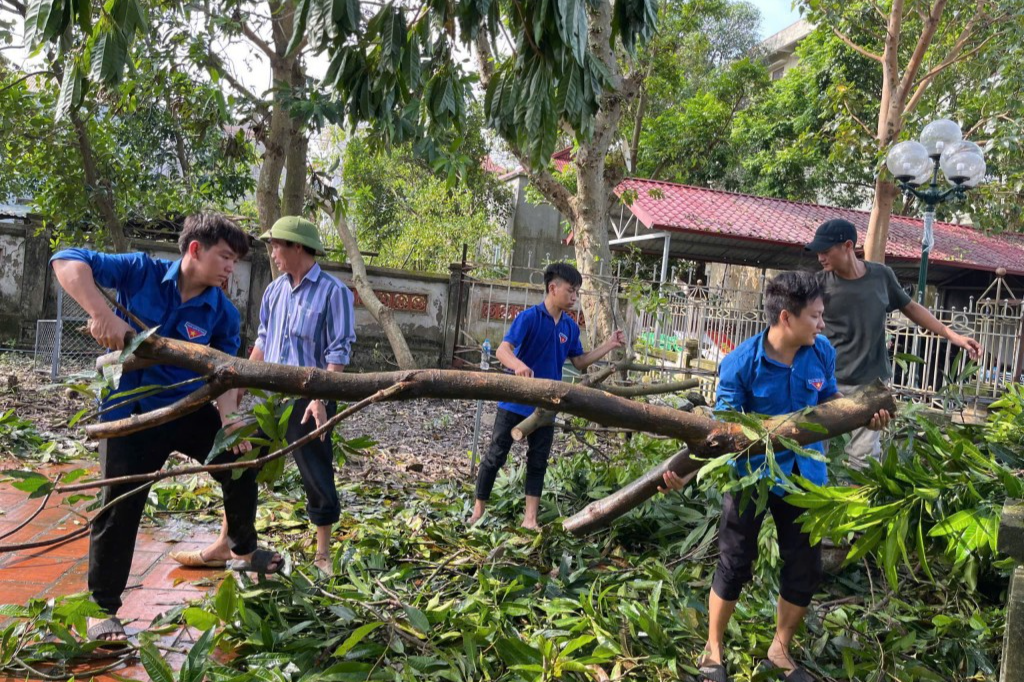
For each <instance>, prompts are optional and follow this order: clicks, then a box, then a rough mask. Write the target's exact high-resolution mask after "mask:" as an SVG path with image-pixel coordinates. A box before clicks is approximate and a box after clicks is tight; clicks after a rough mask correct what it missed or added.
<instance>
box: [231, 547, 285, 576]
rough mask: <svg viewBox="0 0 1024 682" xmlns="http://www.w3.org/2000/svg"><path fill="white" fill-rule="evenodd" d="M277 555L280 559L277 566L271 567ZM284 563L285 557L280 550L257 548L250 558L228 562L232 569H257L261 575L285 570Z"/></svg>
mask: <svg viewBox="0 0 1024 682" xmlns="http://www.w3.org/2000/svg"><path fill="white" fill-rule="evenodd" d="M275 556H278V557H279V558H280V559H279V561H278V562H277V566H275V567H274V568H271V567H270V566H271V564H273V563H274V557H275ZM284 565H285V560H284V557H283V556H281V554H280V553H279V552H275V551H273V550H270V549H257V550H256V551H255V552H253V553H252V557H250V558H249V559H232V560H231V561H229V562H228V564H227V567H228V568H230V569H231V570H232V571H255V572H256V573H259V574H260V575H273V574H275V573H280V572H281V571H282V570H284Z"/></svg>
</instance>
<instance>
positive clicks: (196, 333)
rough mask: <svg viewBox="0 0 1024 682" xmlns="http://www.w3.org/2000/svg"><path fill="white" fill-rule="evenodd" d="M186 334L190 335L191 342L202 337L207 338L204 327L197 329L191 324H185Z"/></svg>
mask: <svg viewBox="0 0 1024 682" xmlns="http://www.w3.org/2000/svg"><path fill="white" fill-rule="evenodd" d="M185 333H186V334H188V340H189V341H194V340H195V339H198V338H199V337H200V336H206V330H205V329H203V328H202V327H197V326H196V325H194V324H192V323H191V322H186V323H185Z"/></svg>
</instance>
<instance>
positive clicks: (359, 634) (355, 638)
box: [334, 621, 384, 658]
mask: <svg viewBox="0 0 1024 682" xmlns="http://www.w3.org/2000/svg"><path fill="white" fill-rule="evenodd" d="M383 624H384V623H382V622H380V621H375V622H373V623H367V624H365V625H361V626H359V627H358V628H356V629H355V630H353V631H352V634H351V635H349V636H348V639H346V640H345V641H344V642H342V643H341V645H340V646H339V647H338V648H337V649H335V650H334V656H335V658H342V657H344V656H345V654H347V653H348V652H349V651H351V650H352V647H354V646H355V645H356V644H359V642H361V641H363V638H364V637H366V636H367V635H368V634H370V633H371V632H373V631H374V630H376V629H377V628H379V627H380V626H381V625H383Z"/></svg>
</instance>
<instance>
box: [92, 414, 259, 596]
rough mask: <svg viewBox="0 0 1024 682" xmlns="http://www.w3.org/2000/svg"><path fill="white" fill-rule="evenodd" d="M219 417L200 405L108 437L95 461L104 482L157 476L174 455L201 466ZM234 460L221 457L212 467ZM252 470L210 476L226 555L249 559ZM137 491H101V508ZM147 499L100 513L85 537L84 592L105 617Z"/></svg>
mask: <svg viewBox="0 0 1024 682" xmlns="http://www.w3.org/2000/svg"><path fill="white" fill-rule="evenodd" d="M220 427H221V424H220V415H219V414H218V413H217V409H216V408H215V407H213V405H205V406H203V407H202V408H200V409H199V410H197V411H196V412H193V413H192V414H189V415H185V416H184V417H181V418H180V419H176V420H174V421H173V422H170V423H168V424H164V425H163V426H157V427H154V428H152V429H147V430H146V431H140V432H139V433H133V434H131V435H129V436H124V437H123V438H111V439H109V440H108V441H107V443H106V453H105V454H104V455H103V456H102V457H101V458H100V471H101V474H102V476H103V477H104V478H112V477H116V476H130V475H134V474H149V473H153V472H155V471H159V470H160V469H161V468H162V467H163V466H164V464H165V463H166V462H167V457H168V456H169V455H170V454H171V452H173V451H175V450H176V451H178V452H182V453H184V454H186V455H188V456H189V457H191V458H192V459H194V460H196V461H198V462H199V463H200V464H201V463H203V462H205V461H206V458H207V456H208V455H209V454H210V450H211V449H212V447H213V442H214V440H215V439H216V436H217V432H218V431H219V430H220ZM236 458H237V455H235V454H234V453H232V452H230V451H229V452H224V453H222V454H221V455H219V456H218V457H217V458H216V459H215V460H214V462H216V463H221V462H231V461H234V460H235V459H236ZM256 473H257V472H256V470H255V469H245V470H243V473H242V475H241V476H239V477H238V478H233V477H232V472H230V471H227V472H224V473H219V474H214V475H213V477H214V478H215V479H216V480H217V482H218V483H220V485H221V489H222V490H223V492H224V512H225V515H226V517H227V524H228V540H229V542H230V545H231V551H233V552H235V553H236V554H248V553H249V552H252V551H253V550H255V549H256V526H255V522H256ZM136 486H138V484H137V483H126V484H121V485H114V486H109V487H107V488H104V489H103V503H104V504H106V503H107V502H109V501H111V500H113V499H115V498H117V497H119V496H121V495H123V494H124V493H127V492H129V491H131V490H132V489H134V488H135V487H136ZM148 495H149V486H146V487H145V488H143V489H142V490H141V491H140V492H138V493H137V494H135V495H132V496H131V497H128V498H125V499H124V500H122V501H120V502H118V503H117V504H115V505H114V506H112V507H111V508H110V509H108V510H106V511H105V512H103V513H102V514H100V515H99V516H98V517H97V518H96V521H95V523H94V524H93V526H92V531H91V535H90V538H89V591H90V592H91V593H92V597H93V600H94V601H95V602H96V603H97V604H98V605H99V606H100V607H101V608H102V609H103V610H104V611H106V612H107V613H109V614H111V615H115V614H116V613H117V610H118V609H120V608H121V594H122V593H123V592H124V589H125V587H126V586H127V585H128V576H129V574H130V573H131V570H132V557H133V555H134V554H135V539H136V536H137V535H138V533H139V523H140V522H141V521H142V512H143V510H144V508H145V506H146V498H147V496H148Z"/></svg>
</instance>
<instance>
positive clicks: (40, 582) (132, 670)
mask: <svg viewBox="0 0 1024 682" xmlns="http://www.w3.org/2000/svg"><path fill="white" fill-rule="evenodd" d="M62 502H63V499H62V498H59V496H58V495H54V496H53V497H51V498H50V501H49V502H48V503H47V509H46V510H45V511H43V512H42V513H41V514H40V515H39V516H37V517H35V518H34V519H33V520H32V521H31V522H30V523H29V524H28V525H27V526H25V527H24V528H22V529H21V530H19V531H18V532H17V533H15V534H14V535H11V536H10V537H7V538H4V539H3V540H0V544H3V545H13V544H20V543H27V542H32V541H38V540H45V539H48V538H53V537H57V536H60V535H64V534H66V533H68V532H71V531H73V530H74V529H76V528H80V527H81V525H82V523H83V519H82V517H81V516H79V515H77V514H75V513H74V512H73V511H72V510H71V508H69V507H68V506H67V505H65V504H63V503H62ZM40 503H41V499H32V500H30V499H28V494H27V493H23V492H21V491H19V490H15V489H13V488H11V487H10V486H7V485H2V484H0V535H3V534H4V533H6V532H8V531H9V530H11V529H13V528H15V527H16V526H18V525H19V524H20V523H21V522H23V521H24V520H25V519H27V518H28V517H30V516H32V514H33V512H35V511H36V509H38V507H39V505H40ZM86 504H88V503H87V502H82V503H80V504H79V505H78V506H79V507H84V506H85V505H86ZM76 521H77V522H78V523H76ZM158 531H159V529H154V528H145V527H144V528H143V530H142V531H141V532H140V533H139V538H138V541H137V543H136V546H135V561H134V562H133V563H132V572H131V579H130V580H129V582H128V590H127V591H126V593H125V596H124V606H123V607H122V608H121V611H120V612H119V613H118V616H119V617H120V618H121V619H122V620H123V621H125V624H126V629H127V630H128V634H129V636H131V635H133V634H134V633H136V632H138V631H140V630H144V629H146V628H147V627H149V625H150V623H151V622H152V621H153V619H154V618H156V617H157V616H159V615H160V614H161V613H164V612H165V611H167V610H168V609H170V608H171V607H174V606H177V605H179V604H182V603H185V602H187V601H189V600H190V599H196V598H198V597H201V596H202V595H203V594H204V593H205V592H206V591H207V590H209V589H211V586H210V585H206V584H205V583H207V582H211V581H210V579H211V578H216V577H217V576H218V575H220V573H221V572H220V571H213V570H195V569H183V568H181V567H180V566H178V564H177V563H176V562H174V561H173V560H172V559H170V558H169V557H168V556H167V554H168V553H169V552H172V551H175V550H178V549H198V548H200V547H203V546H205V545H206V544H208V543H209V542H210V541H212V540H213V539H214V537H215V535H213V534H212V533H210V532H208V531H199V530H198V529H197V531H196V532H193V533H191V534H190V535H189V537H188V540H187V541H186V542H171V541H166V540H162V539H158V538H157V537H155V536H154V533H155V532H158ZM88 554H89V539H88V537H83V538H81V539H78V540H74V541H72V542H68V543H65V544H63V545H60V546H56V547H54V546H50V547H43V548H39V549H31V550H23V551H20V552H14V553H0V604H25V603H26V602H27V601H28V600H29V599H31V598H33V597H35V598H46V597H57V596H61V595H68V594H74V593H76V592H83V591H85V589H86V571H87V568H88ZM196 581H201V583H202V584H199V585H194V584H192V583H193V582H196ZM129 621H130V622H129ZM194 634H195V633H189V632H186V633H180V632H179V633H176V634H173V635H169V636H166V637H164V638H163V639H164V643H165V644H167V645H171V644H172V642H173V643H174V646H176V647H179V648H185V649H187V648H189V646H190V638H191V636H192V635H194ZM167 656H168V662H170V663H171V665H172V666H174V667H175V668H177V667H178V665H179V664H180V660H181V659H182V658H183V657H182V656H181V655H179V654H167ZM114 672H115V673H116V676H112V675H110V674H108V675H104V676H102V677H97V678H96V679H97V680H101V681H104V682H106V681H112V680H116V679H124V678H128V679H136V680H147V679H148V677H147V676H146V673H145V670H144V669H143V668H142V666H141V664H138V665H133V666H131V667H128V668H122V669H120V670H117V671H114ZM17 679H18V680H23V679H25V678H17ZM0 682H14V678H5V677H0Z"/></svg>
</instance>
